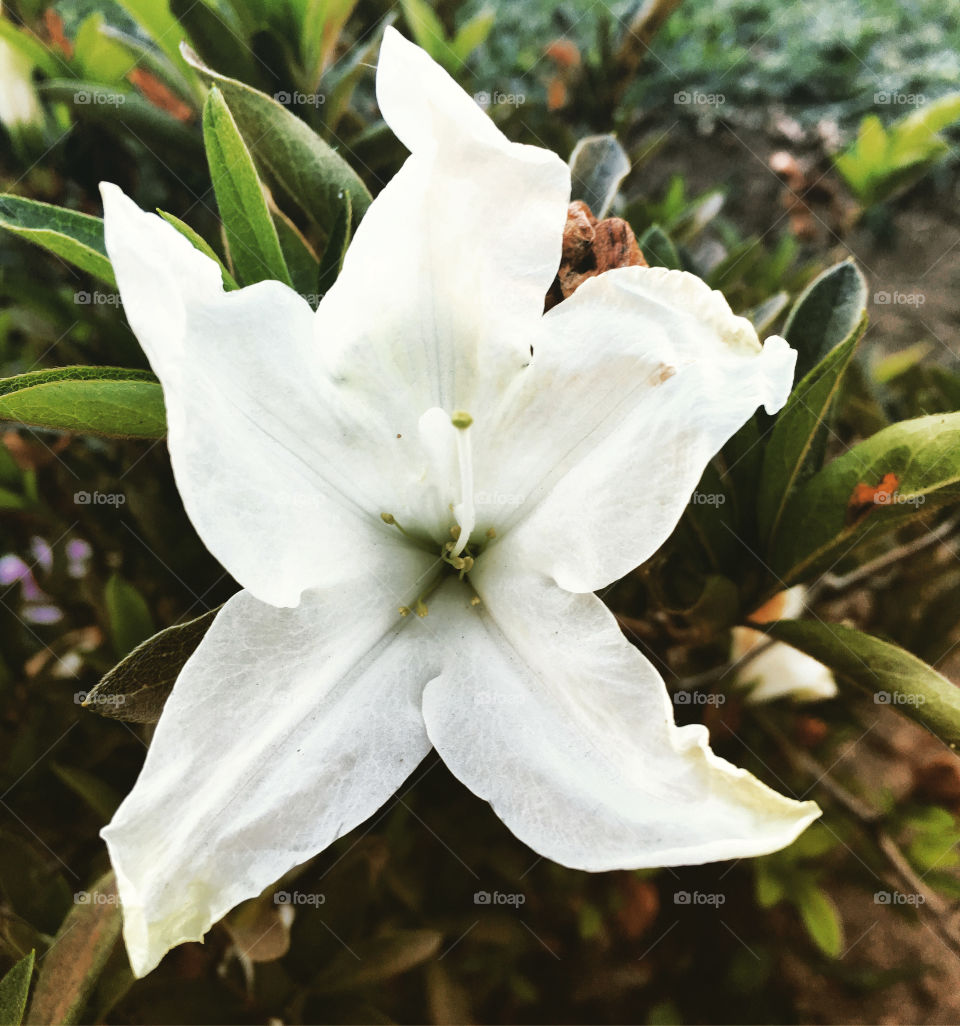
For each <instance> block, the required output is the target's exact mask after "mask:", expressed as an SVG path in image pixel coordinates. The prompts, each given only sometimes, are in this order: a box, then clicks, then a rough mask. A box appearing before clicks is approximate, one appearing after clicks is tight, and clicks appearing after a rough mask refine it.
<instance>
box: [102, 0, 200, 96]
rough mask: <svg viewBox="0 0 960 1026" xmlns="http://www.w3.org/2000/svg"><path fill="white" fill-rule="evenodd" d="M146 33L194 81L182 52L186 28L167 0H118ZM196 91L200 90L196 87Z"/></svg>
mask: <svg viewBox="0 0 960 1026" xmlns="http://www.w3.org/2000/svg"><path fill="white" fill-rule="evenodd" d="M117 2H118V3H119V4H120V6H121V7H122V8H123V9H124V10H125V11H126V12H127V13H128V14H129V15H130V16H131V17H132V18H133V20H134V21H135V22H137V24H138V25H139V26H140V27H141V28H142V29H143V30H144V32H146V34H147V35H148V36H149V37H150V38H151V39H152V40H153V41H154V42H155V43H156V44H157V46H158V47H159V48H160V50H162V51H163V53H164V54H165V55H166V56H167V58H168V59H169V60H170V62H171V63H172V64H173V65H174V67H176V68H177V69H178V70H179V71H180V72H181V73H183V74H185V75H186V76H187V79H188V80H189V81H190V82H191V83H193V81H194V74H193V71H192V70H191V69H190V66H189V64H188V62H187V61H186V60H185V59H184V56H183V55H182V54H181V52H180V42H181V40H182V39H183V38H184V34H185V33H184V30H183V28H182V27H181V25H180V23H179V22H178V21H177V19H176V18H175V17H174V16H173V14H172V13H171V11H170V5H169V3H168V2H167V0H117ZM194 92H195V93H199V90H198V89H197V88H196V87H194Z"/></svg>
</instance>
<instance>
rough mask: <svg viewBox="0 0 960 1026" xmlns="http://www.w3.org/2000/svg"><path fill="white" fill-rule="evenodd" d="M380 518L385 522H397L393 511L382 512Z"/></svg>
mask: <svg viewBox="0 0 960 1026" xmlns="http://www.w3.org/2000/svg"><path fill="white" fill-rule="evenodd" d="M380 519H381V520H382V521H383V522H384V523H385V524H395V523H396V522H397V521H396V518H395V517H394V515H393V514H392V513H381V514H380Z"/></svg>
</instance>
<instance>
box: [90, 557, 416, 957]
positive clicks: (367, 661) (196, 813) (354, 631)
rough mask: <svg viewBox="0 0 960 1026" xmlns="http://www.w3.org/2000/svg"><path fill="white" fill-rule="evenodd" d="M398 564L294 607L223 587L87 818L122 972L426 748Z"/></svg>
mask: <svg viewBox="0 0 960 1026" xmlns="http://www.w3.org/2000/svg"><path fill="white" fill-rule="evenodd" d="M398 562H400V563H403V565H402V566H398V568H397V573H398V577H397V580H396V581H394V582H391V586H387V585H385V584H383V583H382V582H374V581H369V580H367V581H361V582H358V583H357V584H355V585H351V586H349V587H340V588H337V589H336V590H335V591H325V592H318V591H308V592H307V593H305V595H304V597H303V601H302V603H301V604H300V606H299V607H298V608H296V609H277V608H275V607H273V606H268V605H265V604H264V603H261V602H259V601H258V600H257V599H255V598H254V597H253V596H252V595H250V594H249V593H248V592H239V593H238V594H237V595H235V596H234V597H233V598H232V599H230V601H229V602H228V603H227V604H226V605H225V606H224V608H223V610H222V611H221V612H220V614H219V615H218V616H217V618H216V620H215V621H214V623H213V626H212V627H211V628H210V630H209V631H208V633H207V635H206V636H205V637H204V640H203V642H202V643H201V645H200V647H199V648H198V649H197V651H196V652H195V653H194V655H193V656H192V657H191V658H190V660H189V661H188V662H187V664H186V666H185V667H184V669H183V672H182V673H181V675H180V677H179V679H178V680H177V683H176V685H175V687H174V689H173V691H172V693H171V695H170V698H169V699H168V701H167V704H166V707H165V708H164V711H163V716H162V717H161V719H160V723H159V724H158V726H157V730H156V734H155V735H154V738H153V742H152V744H151V745H150V750H149V752H148V753H147V758H146V762H145V764H144V767H143V771H142V772H141V774H140V777H139V779H138V781H137V783H136V786H135V787H134V789H133V791H132V792H131V793H130V794H129V795H128V796H127V798H126V800H125V801H124V802H123V804H122V805H121V806H120V808H119V809H118V810H117V813H116V815H115V816H114V818H113V821H112V822H111V823H110V824H109V825H108V826H107V827H105V828H104V830H103V837H104V839H105V840H106V842H107V846H108V848H109V850H110V859H111V862H112V863H113V867H114V869H115V870H116V874H117V881H118V886H119V889H120V898H121V901H122V904H123V915H124V937H125V939H126V944H127V950H128V952H129V955H130V962H131V965H132V966H133V969H134V972H135V973H136V974H137V975H138V976H142V975H144V974H145V973H147V972H149V971H150V970H151V969H152V968H153V967H154V966H155V965H156V964H157V963H158V962H159V960H160V959H161V958H162V957H163V954H164V953H165V952H166V951H167V950H168V949H169V948H171V947H173V946H174V945H176V944H179V943H181V942H182V941H186V940H200V939H201V938H202V937H203V935H204V933H205V932H206V931H207V929H209V927H210V926H211V924H212V923H214V922H216V921H217V920H218V919H219V918H220V917H221V916H223V914H224V913H225V912H227V911H228V910H229V909H230V908H232V907H233V906H234V905H236V904H237V903H238V902H240V901H242V900H244V899H246V898H250V897H253V896H255V895H257V894H259V893H260V892H261V891H262V889H263V888H264V887H266V886H268V885H269V884H270V883H271V882H272V881H274V880H276V879H278V878H279V877H280V876H282V875H283V874H284V873H285V872H287V871H288V870H289V869H291V868H292V867H293V866H295V865H297V864H298V863H300V862H303V861H304V860H305V859H307V858H309V857H310V856H312V855H314V854H316V853H317V852H318V851H320V850H321V849H323V848H325V847H326V846H327V845H328V844H330V843H331V842H333V841H334V840H335V839H336V838H338V837H340V836H342V835H343V834H345V833H347V831H349V830H351V829H352V828H353V827H355V826H356V825H357V824H358V823H361V822H362V821H363V820H364V819H366V818H367V817H368V816H370V815H372V814H373V813H374V812H376V810H377V809H378V808H379V807H380V806H381V805H382V804H383V803H384V802H385V801H386V800H387V799H388V798H389V797H390V795H391V794H392V793H393V791H394V790H395V789H396V788H397V787H398V786H399V785H400V784H401V783H402V782H403V780H404V779H405V778H406V777H407V775H408V774H409V773H410V772H411V771H412V770H413V769H414V768H415V767H416V765H417V763H418V762H419V761H420V760H421V759H422V758H423V757H424V756H425V755H426V754H427V752H428V751H429V749H430V743H429V741H428V740H427V737H426V733H425V731H424V727H423V719H422V715H421V711H420V695H421V690H422V687H423V683H424V681H425V680H427V679H428V678H429V676H430V675H432V670H431V669H430V668H428V667H427V666H426V665H425V660H426V659H428V658H429V657H430V652H431V650H432V649H431V646H430V644H429V642H430V640H431V638H432V635H431V634H430V632H429V630H428V629H427V627H426V625H425V623H421V622H420V621H419V620H418V619H417V618H416V617H408V618H407V619H406V620H401V619H400V617H399V616H398V615H397V608H396V607H397V603H398V601H400V602H404V603H408V602H412V601H413V597H414V595H415V594H416V592H417V590H418V589H417V586H416V584H415V583H414V582H415V579H416V577H417V576H418V575H420V574H423V573H425V572H426V571H428V569H429V567H430V566H432V565H433V564H432V561H431V560H430V558H429V557H428V556H426V555H425V554H421V553H417V552H415V551H414V550H409V555H408V556H407V557H406V559H405V561H404V560H400V561H398ZM401 578H403V579H404V583H403V592H402V593H401V594H394V592H393V587H395V586H397V585H398V584H399V581H400V579H401ZM420 586H421V587H422V584H421V585H420Z"/></svg>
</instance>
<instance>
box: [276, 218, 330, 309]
mask: <svg viewBox="0 0 960 1026" xmlns="http://www.w3.org/2000/svg"><path fill="white" fill-rule="evenodd" d="M271 217H272V218H273V226H274V228H276V230H277V239H278V240H279V241H280V249H281V250H282V251H283V259H284V261H285V262H286V265H287V270H288V271H289V272H290V280H291V281H292V282H293V287H294V288H295V289H296V290H297V292H299V293H300V295H301V296H303V297H304V298H307V299H308V302H310V303H311V304H312V305H313V306H316V305H317V298H316V296H317V279H318V276H319V273H320V261H319V260H317V255H316V253H314V252H313V249H312V248H311V247H310V243H309V242H307V240H306V239H305V238H304V237H303V235H302V233H301V232H300V229H299V228H297V226H296V225H295V224H294V223H293V221H291V220H290V218H289V217H287V215H286V214H284V213H283V212H282V211H280V210H272V211H271Z"/></svg>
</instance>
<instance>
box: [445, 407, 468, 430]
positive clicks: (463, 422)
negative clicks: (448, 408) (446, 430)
mask: <svg viewBox="0 0 960 1026" xmlns="http://www.w3.org/2000/svg"><path fill="white" fill-rule="evenodd" d="M450 423H451V424H452V425H453V426H454V427H455V428H458V429H459V430H460V431H465V430H466V429H467V428H468V427H470V425H471V424H472V423H473V417H471V416H470V414H469V413H467V411H466V410H454V412H453V413H452V414H451V416H450Z"/></svg>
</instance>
